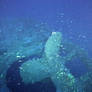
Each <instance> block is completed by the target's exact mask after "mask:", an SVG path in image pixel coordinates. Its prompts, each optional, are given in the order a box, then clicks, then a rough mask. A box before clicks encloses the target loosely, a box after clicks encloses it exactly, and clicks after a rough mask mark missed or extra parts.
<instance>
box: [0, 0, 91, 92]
mask: <svg viewBox="0 0 92 92" xmlns="http://www.w3.org/2000/svg"><path fill="white" fill-rule="evenodd" d="M53 31H55V32H61V33H62V34H63V39H64V40H67V41H68V42H72V43H73V44H74V46H78V47H79V48H83V49H84V50H85V53H86V54H87V59H88V58H90V59H91V58H92V0H0V56H3V55H4V53H7V50H8V51H11V52H12V51H13V49H14V50H16V51H19V50H20V49H21V44H22V43H21V42H22V41H23V44H24V45H23V47H25V48H29V49H30V50H31V51H32V53H33V54H32V55H30V54H29V53H30V52H22V53H27V54H26V57H23V58H21V59H23V62H22V63H24V62H26V61H27V60H28V59H29V58H30V59H32V58H35V57H41V56H42V53H43V52H44V45H45V43H46V41H47V39H48V37H49V36H50V34H51V32H53ZM17 41H20V43H21V44H19V43H17ZM37 42H38V43H37ZM41 42H42V44H40V45H39V43H41ZM13 44H14V45H13ZM35 44H37V45H35ZM18 45H19V46H18ZM31 45H32V46H33V48H34V49H32V48H31ZM13 46H14V48H13ZM65 46H66V47H67V45H65ZM16 48H17V49H16ZM67 48H68V47H67ZM21 50H23V49H21ZM25 51H26V50H25ZM36 51H38V52H37V53H36ZM69 52H71V48H70V50H69ZM61 54H62V53H61ZM63 54H64V53H63ZM65 54H66V53H65ZM4 58H5V57H4ZM10 58H11V57H10ZM84 59H86V58H84ZM6 60H7V61H8V60H9V58H8V59H6ZM18 60H20V58H19V59H18ZM74 61H75V62H74ZM81 61H82V60H81V59H80V58H74V59H73V60H72V61H69V62H68V63H67V64H66V67H67V68H68V69H69V70H70V72H71V73H72V74H73V75H74V77H75V78H76V79H77V78H80V77H81V76H82V75H85V74H86V73H87V72H89V71H90V72H92V70H90V69H88V67H86V66H85V64H83V63H81ZM16 62H17V60H15V59H14V61H13V63H12V64H11V66H10V67H9V69H8V70H7V75H6V80H7V83H6V84H7V87H8V88H9V90H10V92H55V91H56V88H55V85H54V84H53V83H52V81H51V80H50V79H49V78H48V79H47V80H48V81H47V82H44V81H43V82H38V83H35V84H34V85H32V84H29V85H25V84H24V83H23V82H22V81H21V77H20V75H19V66H20V65H21V64H22V63H16ZM90 65H92V60H90ZM91 69H92V68H91ZM0 72H1V71H0ZM0 74H1V73H0ZM91 78H92V76H91ZM0 80H2V79H1V78H0ZM44 80H45V79H44ZM18 83H20V84H21V85H17V84H18ZM84 84H85V83H84ZM0 85H1V84H0ZM91 87H92V80H91V83H89V82H88V86H87V87H84V90H85V91H84V92H92V88H91ZM4 91H5V92H6V89H5V90H4ZM4 91H1V92H4ZM7 92H8V90H7ZM78 92H80V91H78Z"/></svg>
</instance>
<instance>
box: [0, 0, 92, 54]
mask: <svg viewBox="0 0 92 92" xmlns="http://www.w3.org/2000/svg"><path fill="white" fill-rule="evenodd" d="M0 17H1V18H2V17H4V18H6V17H10V18H12V17H31V18H33V19H35V20H37V21H40V22H42V23H43V22H44V23H47V24H48V25H50V27H51V28H53V29H55V30H56V31H62V32H63V35H64V36H65V37H66V38H68V39H69V40H71V41H73V42H75V43H77V44H78V45H80V46H81V47H83V48H85V49H86V50H88V51H89V54H90V55H91V54H92V0H0ZM51 30H52V29H51ZM91 56H92V55H91Z"/></svg>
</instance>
